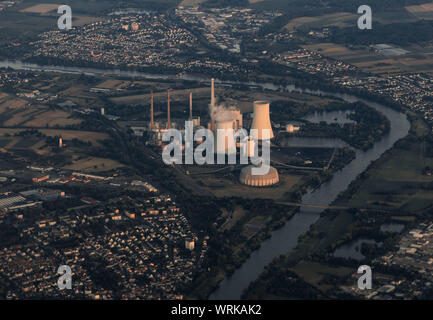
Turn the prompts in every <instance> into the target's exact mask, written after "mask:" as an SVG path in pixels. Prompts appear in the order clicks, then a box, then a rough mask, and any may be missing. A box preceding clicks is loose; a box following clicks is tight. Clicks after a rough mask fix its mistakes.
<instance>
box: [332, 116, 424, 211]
mask: <svg viewBox="0 0 433 320" xmlns="http://www.w3.org/2000/svg"><path fill="white" fill-rule="evenodd" d="M411 121H412V129H411V139H410V140H408V139H409V138H407V139H406V141H404V143H403V144H397V145H396V146H395V147H394V148H393V149H392V150H390V151H389V152H387V153H386V154H385V155H384V156H383V157H382V158H381V160H379V162H378V163H376V164H375V165H373V166H372V167H371V168H370V170H368V172H367V174H368V177H367V179H365V180H363V181H362V182H361V185H360V186H359V187H358V189H357V191H356V192H355V194H354V195H353V196H352V197H351V198H350V199H349V200H347V199H344V200H342V202H341V203H340V202H339V203H340V204H345V205H348V206H350V207H355V208H374V209H385V210H395V209H400V210H405V211H408V212H416V211H419V210H422V209H425V208H428V207H430V206H432V205H433V192H432V191H431V190H428V189H427V188H425V186H426V185H428V184H431V183H433V176H428V175H425V174H423V170H424V168H425V167H427V166H429V167H433V158H431V157H428V156H426V152H425V148H426V149H428V148H429V145H428V143H427V144H425V143H424V142H423V138H422V137H423V136H425V135H426V134H428V132H429V128H428V127H427V126H426V125H425V123H424V122H423V121H422V120H420V119H419V118H418V117H416V118H412V120H411Z"/></svg>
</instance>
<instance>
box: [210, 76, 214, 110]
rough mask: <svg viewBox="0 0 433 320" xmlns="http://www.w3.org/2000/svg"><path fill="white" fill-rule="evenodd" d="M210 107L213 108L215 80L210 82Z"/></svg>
mask: <svg viewBox="0 0 433 320" xmlns="http://www.w3.org/2000/svg"><path fill="white" fill-rule="evenodd" d="M210 105H211V107H212V110H213V108H214V107H215V79H214V78H212V80H211V97H210Z"/></svg>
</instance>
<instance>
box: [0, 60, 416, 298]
mask: <svg viewBox="0 0 433 320" xmlns="http://www.w3.org/2000/svg"><path fill="white" fill-rule="evenodd" d="M1 67H10V68H12V69H16V70H33V71H47V72H60V73H78V74H80V73H84V74H87V75H114V76H121V77H131V78H137V77H147V78H151V79H181V80H193V81H203V82H205V81H206V82H208V81H209V79H208V78H207V77H205V76H199V75H187V74H182V75H180V76H170V75H158V74H146V73H142V72H135V71H121V70H105V69H96V68H76V67H61V66H40V65H36V64H28V63H22V62H20V61H0V68H1ZM222 82H224V83H229V84H245V85H254V86H258V87H262V88H263V89H267V90H275V91H277V90H278V91H281V90H285V91H294V92H301V93H302V92H303V93H309V94H315V95H328V96H334V97H338V98H341V99H343V100H345V101H347V102H355V101H358V100H359V101H362V102H364V103H366V104H368V105H369V106H370V107H373V108H374V109H376V110H378V111H379V112H381V113H382V114H384V115H385V116H386V117H387V118H388V119H389V121H390V123H391V129H390V132H389V133H388V134H387V135H385V136H384V137H382V139H381V140H379V141H378V142H376V143H375V144H374V146H373V147H372V148H371V149H369V150H367V151H360V150H357V151H356V159H354V160H353V161H352V162H350V163H349V164H348V165H346V166H345V167H344V168H343V169H342V170H340V171H338V172H336V173H335V174H334V175H333V177H332V178H331V179H330V180H329V181H328V182H326V183H324V184H323V185H322V186H321V187H319V188H317V189H314V190H309V191H308V192H307V193H306V194H305V195H304V196H303V197H302V202H303V203H309V204H317V205H329V204H330V203H331V202H333V201H334V200H335V199H336V197H337V196H338V194H340V193H341V192H342V191H344V190H346V189H347V187H348V186H349V184H350V183H351V182H352V181H353V180H355V179H356V177H357V176H358V175H359V174H360V173H362V172H363V171H365V170H366V168H367V167H368V166H369V165H370V163H371V162H373V161H375V160H377V159H378V158H379V157H380V156H381V155H382V154H383V153H384V152H386V151H387V150H389V149H390V148H392V146H393V145H394V143H395V142H397V141H398V140H400V139H402V138H404V137H405V136H406V135H407V134H408V132H409V129H410V123H409V121H408V120H407V117H406V116H405V115H404V114H402V113H400V112H398V111H395V110H393V109H391V108H388V107H386V106H384V105H381V104H378V103H375V102H371V101H366V100H364V99H359V98H357V97H355V96H352V95H346V94H335V93H328V92H324V91H320V90H309V89H301V88H296V87H295V86H293V85H289V86H286V87H282V86H276V85H274V84H272V83H256V82H247V83H245V82H244V83H242V82H233V81H218V80H217V79H216V83H222ZM317 143H321V142H320V141H317ZM322 211H323V210H322V209H312V208H309V209H305V208H301V209H300V211H299V212H298V213H297V214H295V215H294V216H293V217H292V218H291V219H290V220H289V221H287V223H286V224H285V225H284V226H283V227H282V228H280V229H278V230H276V231H274V232H273V233H272V236H271V237H270V238H269V239H267V240H265V241H264V242H262V245H261V247H260V248H259V249H258V250H256V251H254V252H253V253H252V254H251V255H250V257H249V258H248V259H247V260H246V261H245V262H244V263H243V264H242V266H241V267H240V268H239V269H237V270H236V271H235V272H234V273H233V274H232V276H230V277H229V278H226V279H224V280H223V281H222V282H221V283H220V285H219V287H218V289H217V290H216V291H215V292H214V293H213V294H212V295H211V296H210V299H223V300H226V299H227V300H231V299H239V298H240V297H241V294H242V292H243V290H245V289H246V288H247V287H248V285H249V284H250V283H251V282H252V281H254V280H256V279H257V278H258V277H259V275H260V274H261V273H262V272H263V270H264V268H265V266H267V265H268V264H269V263H271V262H272V260H273V259H274V258H276V257H278V256H280V255H282V254H286V253H288V252H290V251H291V250H293V249H294V248H295V247H296V245H297V243H298V238H299V236H301V235H302V234H304V233H306V232H307V231H308V230H309V228H310V226H311V225H312V224H314V223H315V222H316V221H317V220H318V219H319V217H320V212H322Z"/></svg>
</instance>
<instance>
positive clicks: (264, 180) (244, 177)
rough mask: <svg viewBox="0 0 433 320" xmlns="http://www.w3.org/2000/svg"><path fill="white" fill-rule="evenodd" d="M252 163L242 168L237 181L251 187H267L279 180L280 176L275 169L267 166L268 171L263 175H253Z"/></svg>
mask: <svg viewBox="0 0 433 320" xmlns="http://www.w3.org/2000/svg"><path fill="white" fill-rule="evenodd" d="M253 168H255V167H254V166H253V165H250V166H246V167H244V168H242V170H241V174H240V176H239V182H240V183H242V184H245V185H247V186H251V187H269V186H272V185H275V184H277V183H278V182H280V176H279V174H278V171H277V169H275V168H274V167H270V168H269V172H268V173H267V174H265V175H253V173H252V170H253Z"/></svg>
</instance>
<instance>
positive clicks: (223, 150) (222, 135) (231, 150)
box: [215, 120, 236, 155]
mask: <svg viewBox="0 0 433 320" xmlns="http://www.w3.org/2000/svg"><path fill="white" fill-rule="evenodd" d="M224 141H225V143H224V145H223V142H224ZM215 146H216V147H215V153H216V154H228V155H229V154H236V141H235V137H234V130H233V120H230V121H217V123H216V136H215Z"/></svg>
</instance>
